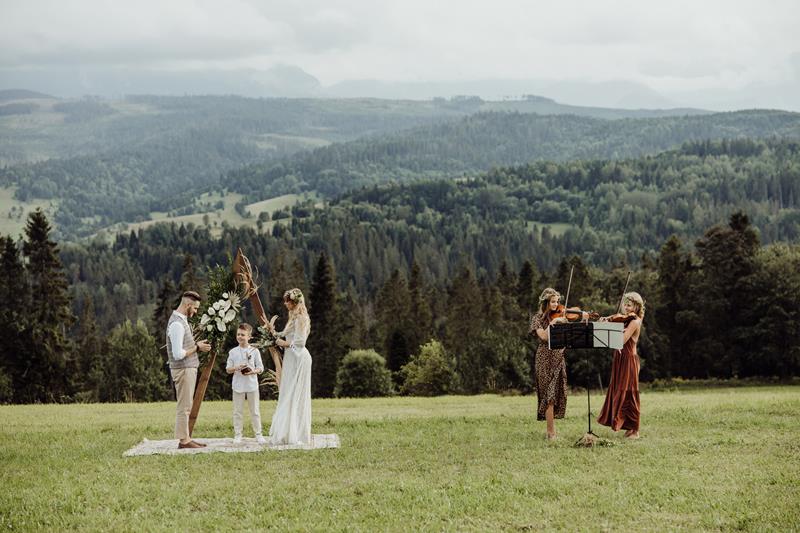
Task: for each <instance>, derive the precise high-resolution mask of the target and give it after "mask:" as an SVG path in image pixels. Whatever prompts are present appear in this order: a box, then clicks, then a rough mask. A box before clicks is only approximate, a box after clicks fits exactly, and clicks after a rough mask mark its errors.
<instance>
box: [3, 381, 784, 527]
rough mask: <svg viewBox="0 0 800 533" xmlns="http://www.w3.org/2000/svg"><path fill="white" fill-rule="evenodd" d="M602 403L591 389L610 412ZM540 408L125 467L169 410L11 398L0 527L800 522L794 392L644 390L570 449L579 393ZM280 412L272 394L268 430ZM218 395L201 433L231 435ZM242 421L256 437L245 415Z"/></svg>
mask: <svg viewBox="0 0 800 533" xmlns="http://www.w3.org/2000/svg"><path fill="white" fill-rule="evenodd" d="M600 401H601V397H600V396H599V395H596V396H594V397H593V399H592V402H593V406H596V407H599V405H600ZM534 403H535V402H534V398H532V397H529V396H528V397H520V396H516V397H502V396H472V397H469V396H468V397H457V396H451V397H444V398H435V399H423V398H390V399H371V400H315V401H314V405H313V431H314V432H315V433H334V432H335V433H338V434H339V436H340V438H341V442H342V447H341V448H340V449H338V450H317V451H312V452H307V451H284V452H263V453H255V454H254V453H248V454H222V453H217V454H207V455H195V456H149V457H132V458H123V457H122V453H123V452H124V451H125V450H126V449H128V448H129V447H131V446H132V445H134V444H136V443H137V442H139V441H140V440H141V439H142V438H144V437H148V438H151V439H164V438H170V437H171V423H172V421H173V420H174V418H173V413H174V411H173V409H174V408H173V404H171V403H159V404H109V405H61V406H58V405H31V406H2V407H0V420H2V421H3V424H2V428H1V429H0V461H2V463H1V464H2V470H1V471H0V472H1V473H0V483H2V487H3V489H2V491H0V529H2V530H9V531H20V530H48V531H62V530H74V529H88V530H97V531H112V530H113V531H132V530H136V531H153V530H175V529H178V530H194V531H203V530H229V529H230V530H254V529H273V530H277V531H287V530H317V531H322V530H328V531H329V530H335V531H341V530H360V531H374V530H393V531H394V530H410V531H416V530H452V531H455V530H458V531H470V530H475V531H488V530H491V531H494V530H508V531H528V530H542V529H544V530H553V529H564V530H569V531H576V530H577V531H587V530H618V531H641V530H651V531H655V530H658V531H662V530H678V529H686V530H755V531H764V530H769V531H776V530H782V531H786V530H796V529H797V528H798V524H800V484H798V480H799V479H800V460H799V458H800V429H798V427H797V423H798V415H797V413H798V412H800V388H799V387H791V386H782V387H781V386H769V387H746V388H735V389H734V388H720V389H700V390H691V391H685V390H684V391H674V392H666V391H662V392H651V391H644V392H643V395H642V409H643V417H642V438H641V439H640V440H638V441H623V440H622V439H621V438H619V437H618V436H615V435H612V433H611V432H610V431H609V430H607V428H598V429H596V432H597V433H598V434H600V436H603V437H609V438H610V439H611V440H612V441H613V442H614V445H613V446H611V447H603V448H595V449H576V448H573V447H572V444H573V442H574V441H575V440H576V439H577V438H578V437H580V436H581V435H582V434H583V433H584V432H585V430H586V416H585V414H586V411H585V409H586V403H585V397H583V396H581V395H577V396H571V397H570V398H569V406H568V411H567V418H566V419H565V420H563V421H560V423H559V424H558V426H557V427H558V430H559V432H560V435H561V437H560V438H559V440H557V441H554V442H547V441H545V440H544V438H543V436H544V427H543V423H541V422H538V423H537V422H536V421H535V420H534V415H533V412H534V411H533V405H534ZM274 407H275V404H274V402H262V417H263V419H264V423H265V425H267V426H268V425H269V420H270V418H271V415H272V412H273V409H274ZM230 411H231V403H230V402H208V403H205V404H204V405H203V410H202V411H201V413H200V418H199V420H198V426H197V428H196V432H195V433H196V436H197V437H203V436H206V437H211V436H229V435H230V433H231V421H230ZM245 427H246V428H248V427H249V423H248V421H245Z"/></svg>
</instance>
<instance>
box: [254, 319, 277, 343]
mask: <svg viewBox="0 0 800 533" xmlns="http://www.w3.org/2000/svg"><path fill="white" fill-rule="evenodd" d="M277 318H278V315H275V316H273V317H272V319H271V320H270V321H269V324H262V325H260V326H258V330H257V335H256V338H255V339H253V341H252V342H251V343H250V344H251V345H252V346H255V347H256V348H271V347H273V346H277V345H276V344H275V341H276V340H277V338H278V337H277V336H276V335H275V320H276V319H277Z"/></svg>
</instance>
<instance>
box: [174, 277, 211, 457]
mask: <svg viewBox="0 0 800 533" xmlns="http://www.w3.org/2000/svg"><path fill="white" fill-rule="evenodd" d="M199 307H200V295H199V294H197V293H196V292H194V291H186V292H184V293H183V296H181V303H180V305H179V306H178V308H177V309H175V310H174V311H173V312H172V316H170V317H169V322H167V356H168V358H169V369H170V373H171V374H172V381H173V382H175V396H176V398H177V400H178V409H177V411H176V413H175V437H177V438H178V448H181V449H182V448H203V447H204V446H205V444H201V443H199V442H195V441H193V440H192V439H191V437H190V435H189V413H190V412H191V410H192V400H193V398H194V386H195V384H196V383H197V367H198V366H200V360H199V359H198V358H197V352H198V351H201V352H208V351H210V350H211V345H210V344H209V343H208V341H200V342H195V341H194V335H192V328H191V326H189V318H191V317H193V316H194V315H195V314H197V309H198V308H199Z"/></svg>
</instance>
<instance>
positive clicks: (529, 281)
mask: <svg viewBox="0 0 800 533" xmlns="http://www.w3.org/2000/svg"><path fill="white" fill-rule="evenodd" d="M538 282H539V272H538V271H537V269H536V266H535V265H534V264H533V263H532V262H531V261H530V260H526V261H525V262H524V263H523V264H522V269H521V270H520V271H519V280H518V285H517V301H518V302H519V306H520V307H521V308H522V309H523V310H524V311H525V312H527V313H534V312H536V305H537V303H538V301H539V293H540V292H541V290H542V289H543V288H544V287H537V284H538Z"/></svg>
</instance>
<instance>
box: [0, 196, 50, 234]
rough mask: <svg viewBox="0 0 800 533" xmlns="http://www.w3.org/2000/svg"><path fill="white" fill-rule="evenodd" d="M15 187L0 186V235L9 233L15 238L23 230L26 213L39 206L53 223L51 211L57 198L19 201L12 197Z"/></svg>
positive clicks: (25, 222) (26, 218)
mask: <svg viewBox="0 0 800 533" xmlns="http://www.w3.org/2000/svg"><path fill="white" fill-rule="evenodd" d="M16 189H17V188H16V187H0V235H11V236H12V237H14V238H16V237H17V236H18V235H21V234H22V233H23V232H24V230H25V225H26V224H27V223H28V215H29V214H30V213H31V212H32V211H35V210H36V208H38V207H41V208H42V209H43V210H44V212H45V213H46V214H47V218H48V220H49V221H50V224H51V225H52V224H53V213H54V212H55V209H56V207H57V205H58V201H57V200H52V201H51V200H34V201H32V202H20V201H19V200H17V199H16V198H14V192H15V191H16Z"/></svg>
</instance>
